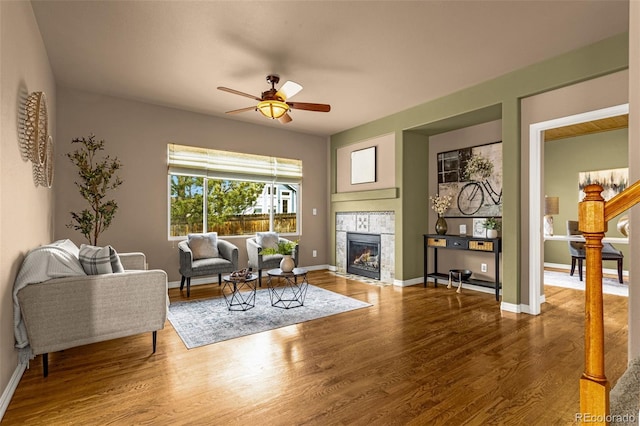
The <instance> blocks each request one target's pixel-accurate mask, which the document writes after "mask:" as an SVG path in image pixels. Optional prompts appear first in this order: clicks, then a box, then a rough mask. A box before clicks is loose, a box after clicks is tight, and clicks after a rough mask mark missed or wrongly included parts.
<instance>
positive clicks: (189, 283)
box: [187, 277, 191, 297]
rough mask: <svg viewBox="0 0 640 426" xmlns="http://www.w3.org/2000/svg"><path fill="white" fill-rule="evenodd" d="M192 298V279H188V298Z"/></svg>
mask: <svg viewBox="0 0 640 426" xmlns="http://www.w3.org/2000/svg"><path fill="white" fill-rule="evenodd" d="M190 296H191V277H187V297H190Z"/></svg>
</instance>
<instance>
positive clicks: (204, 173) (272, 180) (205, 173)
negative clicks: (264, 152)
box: [167, 144, 302, 241]
mask: <svg viewBox="0 0 640 426" xmlns="http://www.w3.org/2000/svg"><path fill="white" fill-rule="evenodd" d="M173 147H184V148H187V149H195V150H204V151H207V152H210V153H214V154H215V152H223V153H224V154H223V155H231V156H233V154H238V155H239V156H245V155H246V154H243V153H234V152H230V151H218V150H208V149H205V148H197V147H186V146H182V145H175V144H168V146H167V151H168V154H167V160H168V170H167V238H168V240H169V241H180V240H184V239H185V238H186V237H187V235H175V236H174V235H171V227H172V216H171V204H172V193H171V183H172V177H173V176H189V177H195V178H198V177H202V178H203V184H202V191H203V195H202V229H203V232H207V229H208V225H209V223H208V208H207V206H208V192H209V191H208V181H209V179H217V180H223V181H229V180H237V181H243V182H258V183H264V184H265V185H266V186H265V191H264V193H263V195H264V196H268V197H270V204H269V205H270V208H269V209H268V210H269V211H268V213H269V230H270V231H271V232H277V231H274V225H275V220H274V219H275V214H276V213H275V212H274V209H276V210H277V209H278V208H279V207H280V206H279V205H277V203H278V202H279V200H278V198H277V193H278V192H279V191H278V188H277V186H278V185H296V186H297V191H293V190H290V193H291V192H297V194H296V196H295V197H293V196H291V195H290V196H289V197H288V199H289V206H290V207H289V209H290V208H291V207H294V206H295V207H294V208H295V212H287V213H295V214H296V230H295V232H282V233H281V232H278V233H279V234H280V235H283V236H294V235H300V234H301V230H302V161H301V160H294V159H287V158H276V157H266V156H255V157H264V158H268V159H270V161H272V162H273V163H275V164H278V163H279V162H280V163H283V162H284V163H285V167H286V163H290V162H298V163H299V173H300V177H299V178H298V179H297V180H296V179H292V178H291V176H290V175H289V173H290V171H291V170H290V168H289V169H288V170H285V177H284V178H281V179H279V177H278V176H277V170H276V172H275V173H273V175H271V176H266V175H263V176H260V175H258V176H259V178H256V179H250V178H248V176H241V177H240V178H237V179H234V178H232V177H230V176H229V175H228V174H225V173H221V175H219V176H216V172H215V170H211V169H209V170H205V169H204V167H203V168H197V167H190V168H191V169H192V170H193V172H194V173H189V171H190V170H189V169H181V168H178V169H176V168H173V169H172V163H171V155H172V152H171V150H172V148H173ZM267 188H268V190H267ZM288 191H289V190H288ZM293 198H295V200H293ZM292 201H295V202H292ZM260 209H261V210H263V209H262V206H261V207H260ZM265 213H266V212H264V211H262V212H261V214H265ZM251 235H252V234H237V235H222V237H225V238H243V237H244V238H246V237H250V236H251Z"/></svg>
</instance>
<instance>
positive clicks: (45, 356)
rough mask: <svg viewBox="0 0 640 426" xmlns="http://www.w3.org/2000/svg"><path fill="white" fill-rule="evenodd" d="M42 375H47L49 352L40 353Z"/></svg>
mask: <svg viewBox="0 0 640 426" xmlns="http://www.w3.org/2000/svg"><path fill="white" fill-rule="evenodd" d="M42 375H43V377H47V376H48V375H49V354H48V353H46V354H42Z"/></svg>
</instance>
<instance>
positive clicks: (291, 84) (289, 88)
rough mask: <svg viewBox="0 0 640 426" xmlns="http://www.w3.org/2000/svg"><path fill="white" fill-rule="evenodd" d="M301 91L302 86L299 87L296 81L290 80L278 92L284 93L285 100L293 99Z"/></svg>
mask: <svg viewBox="0 0 640 426" xmlns="http://www.w3.org/2000/svg"><path fill="white" fill-rule="evenodd" d="M301 90H302V86H301V85H299V84H298V83H296V82H295V81H291V80H289V81H287V82H286V83H284V84H283V85H282V87H281V88H280V90H278V92H280V93H282V94H283V95H284V98H285V99H289V98H291V97H293V96H294V95H295V94H296V93H298V92H300V91H301Z"/></svg>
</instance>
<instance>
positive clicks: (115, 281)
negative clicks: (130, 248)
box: [17, 253, 168, 377]
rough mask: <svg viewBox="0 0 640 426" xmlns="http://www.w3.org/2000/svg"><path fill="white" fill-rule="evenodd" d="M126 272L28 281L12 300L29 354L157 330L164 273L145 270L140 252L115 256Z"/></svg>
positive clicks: (163, 312)
mask: <svg viewBox="0 0 640 426" xmlns="http://www.w3.org/2000/svg"><path fill="white" fill-rule="evenodd" d="M119 257H120V261H121V262H122V266H123V267H124V268H125V272H122V273H113V274H104V275H84V276H82V275H78V276H69V277H64V278H54V279H50V280H48V281H44V282H40V283H36V284H29V285H26V286H24V287H23V288H21V289H20V290H18V292H17V299H18V303H19V306H20V311H21V314H22V320H23V321H24V326H25V328H26V333H27V336H28V345H29V346H30V348H31V351H32V355H40V354H42V355H43V369H44V375H45V377H46V376H47V374H48V353H49V352H55V351H61V350H64V349H67V348H72V347H75V346H81V345H86V344H89V343H95V342H101V341H104V340H109V339H115V338H119V337H125V336H130V335H134V334H139V333H146V332H152V339H153V343H152V344H153V352H155V350H156V336H157V331H158V330H161V329H162V328H164V324H165V321H166V319H167V308H168V294H167V274H166V273H165V272H164V271H162V270H145V268H146V258H145V255H144V254H143V253H125V254H119Z"/></svg>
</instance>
